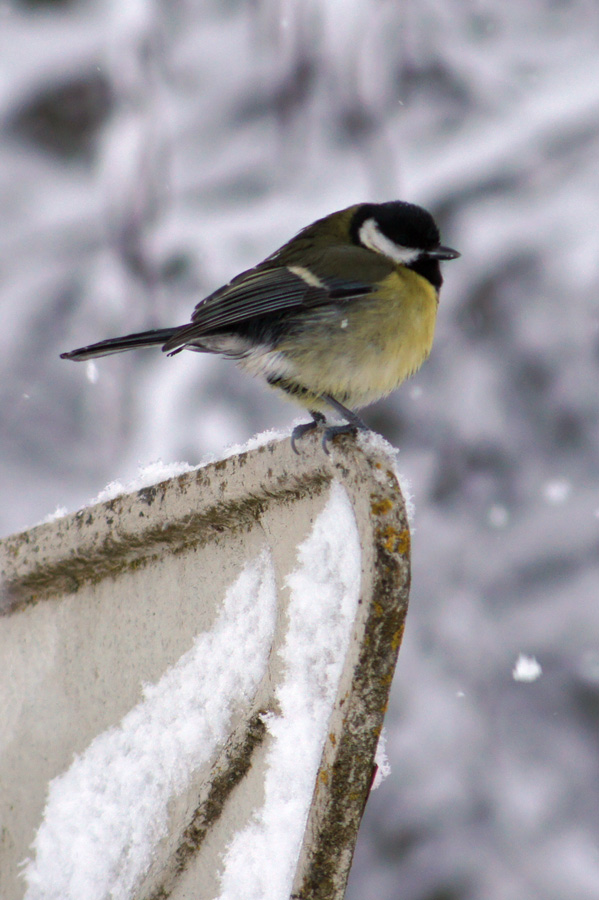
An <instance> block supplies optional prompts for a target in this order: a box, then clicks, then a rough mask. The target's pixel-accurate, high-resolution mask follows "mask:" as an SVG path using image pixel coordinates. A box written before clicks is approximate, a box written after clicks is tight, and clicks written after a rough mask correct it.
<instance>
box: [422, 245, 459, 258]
mask: <svg viewBox="0 0 599 900" xmlns="http://www.w3.org/2000/svg"><path fill="white" fill-rule="evenodd" d="M424 255H425V256H427V257H428V258H429V259H457V258H458V257H459V256H461V255H462V254H461V253H458V251H457V250H452V249H451V247H436V248H435V249H434V250H427V251H426V253H425V254H424Z"/></svg>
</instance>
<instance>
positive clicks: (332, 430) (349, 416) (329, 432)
mask: <svg viewBox="0 0 599 900" xmlns="http://www.w3.org/2000/svg"><path fill="white" fill-rule="evenodd" d="M322 399H323V400H326V402H327V403H328V404H329V406H332V407H333V409H334V410H335V411H336V412H338V413H339V415H340V416H343V418H344V419H345V420H346V422H345V425H329V427H328V428H325V431H324V434H323V436H322V449H323V450H324V452H325V453H327V454H328V452H329V451H328V448H327V444H328V442H329V441H330V440H332V439H333V438H334V437H335V436H336V435H337V434H355V433H356V431H370V428H369V427H368V425H367V424H366V423H365V422H363V421H362V419H361V418H360V417H359V416H357V415H356V414H355V412H353V411H352V410H351V409H347V407H346V406H343V404H342V403H339V401H338V400H335V398H334V397H331V395H330V394H323V395H322Z"/></svg>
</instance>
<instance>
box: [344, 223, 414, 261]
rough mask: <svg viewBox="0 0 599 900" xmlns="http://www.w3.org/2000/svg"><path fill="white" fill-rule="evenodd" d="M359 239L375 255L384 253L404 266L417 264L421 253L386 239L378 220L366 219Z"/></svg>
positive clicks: (361, 227)
mask: <svg viewBox="0 0 599 900" xmlns="http://www.w3.org/2000/svg"><path fill="white" fill-rule="evenodd" d="M358 237H359V239H360V243H361V244H362V246H363V247H367V248H368V249H369V250H374V251H375V253H382V255H383V256H387V257H388V258H389V259H392V260H393V262H397V263H403V265H404V266H409V265H410V263H413V262H416V260H417V259H418V257H419V256H420V253H421V251H420V250H416V249H415V248H414V247H402V246H401V244H396V243H395V242H394V241H392V240H391V238H388V237H386V235H384V234H383V233H382V231H381V230H380V229H379V226H378V225H377V222H376V219H372V218H371V219H366V221H365V222H364V224H363V225H361V226H360V231H359V232H358Z"/></svg>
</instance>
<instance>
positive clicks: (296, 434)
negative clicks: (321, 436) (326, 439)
mask: <svg viewBox="0 0 599 900" xmlns="http://www.w3.org/2000/svg"><path fill="white" fill-rule="evenodd" d="M310 415H311V416H312V421H311V422H303V423H302V424H301V425H296V426H295V428H294V429H293V431H292V432H291V447H292V449H293V452H294V453H297V454H298V456H299V450H298V449H297V447H296V445H295V442H296V441H297V440H299V438H301V437H303V436H304V435H305V434H308V433H309V432H310V431H314V429H315V428H318V426H319V425H322V424H323V422H325V421H326V419H325V417H324V416H323V414H322V413H321V412H316V411H315V410H313V409H311V410H310Z"/></svg>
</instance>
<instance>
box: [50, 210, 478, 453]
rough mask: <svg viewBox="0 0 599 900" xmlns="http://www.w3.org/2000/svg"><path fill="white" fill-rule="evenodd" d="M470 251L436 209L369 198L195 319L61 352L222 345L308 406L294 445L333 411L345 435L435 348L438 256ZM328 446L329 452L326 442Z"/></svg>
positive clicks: (320, 225) (231, 288) (77, 356)
mask: <svg viewBox="0 0 599 900" xmlns="http://www.w3.org/2000/svg"><path fill="white" fill-rule="evenodd" d="M459 255H460V254H459V253H458V252H457V251H456V250H451V249H450V248H449V247H443V246H441V243H440V238H439V230H438V228H437V226H436V224H435V222H434V219H433V217H432V216H431V214H430V213H429V212H427V211H426V210H424V209H422V208H421V207H419V206H415V205H413V204H411V203H405V202H402V201H392V202H390V203H378V204H377V203H364V204H360V205H357V206H350V207H348V208H347V209H343V210H341V211H339V212H334V213H331V215H328V216H325V217H324V218H323V219H318V221H316V222H314V223H313V224H312V225H308V227H307V228H304V229H303V230H302V231H300V232H299V234H297V235H296V236H295V237H294V238H292V239H291V240H290V241H288V243H286V244H283V246H282V247H281V248H280V249H279V250H276V251H275V252H274V253H273V254H272V255H271V256H269V257H267V258H266V259H265V260H264V261H263V262H261V263H260V264H259V265H257V266H256V267H255V268H253V269H248V271H246V272H242V273H241V274H240V275H238V276H237V277H236V278H234V279H233V280H232V281H230V282H229V283H228V284H226V285H225V286H224V287H221V288H219V290H217V291H215V292H214V293H213V294H210V296H208V297H205V298H204V299H203V300H201V301H200V302H199V303H198V305H197V306H196V307H195V309H194V311H193V314H192V316H191V322H190V323H189V324H187V325H180V326H176V327H174V328H160V329H157V330H155V331H143V332H141V333H139V334H127V335H125V336H124V337H118V338H111V339H110V340H105V341H100V342H99V343H97V344H91V345H90V346H88V347H81V348H79V349H78V350H71V351H70V352H69V353H63V354H61V355H62V358H63V359H74V360H87V359H93V358H94V357H97V356H107V355H108V354H111V353H121V352H122V351H124V350H133V349H136V348H138V347H152V346H155V345H159V346H160V345H161V346H162V349H163V351H165V352H166V353H168V354H169V356H172V355H173V354H175V353H179V352H180V351H181V350H195V351H198V352H200V353H219V354H221V355H222V356H224V357H227V358H228V359H233V360H235V362H237V363H238V364H239V366H240V367H241V368H242V369H244V370H246V371H247V372H249V373H250V374H252V375H261V376H262V377H263V378H265V379H266V381H267V382H268V384H269V385H271V387H274V388H278V389H279V390H281V391H283V393H284V394H286V395H287V396H288V397H291V398H292V399H294V400H296V401H297V402H298V403H300V404H302V405H303V406H305V407H307V408H308V410H309V411H310V413H311V415H312V421H311V422H308V423H306V424H302V425H298V426H296V427H295V429H294V431H293V434H292V438H291V441H292V446H293V449H294V450H296V441H297V439H298V438H300V437H301V436H302V435H303V434H305V433H306V432H308V431H311V430H312V429H314V428H316V427H317V426H318V425H321V424H323V423H325V422H326V418H325V415H324V412H325V411H331V410H334V411H335V412H336V413H337V414H338V415H339V416H340V417H341V418H342V419H343V420H344V424H341V425H333V426H331V425H329V426H328V427H327V428H325V430H324V436H323V446H324V449H325V451H326V450H327V442H328V441H329V440H330V439H331V438H332V437H334V436H335V435H336V434H341V433H344V432H353V431H355V430H356V429H359V430H368V429H367V426H366V425H365V424H364V422H362V420H361V419H360V418H359V417H358V416H357V415H356V413H355V412H354V409H355V408H360V407H363V406H366V405H368V404H369V403H372V402H374V401H375V400H378V399H379V398H381V397H384V396H386V395H387V394H389V393H390V392H391V391H393V390H394V389H395V388H397V387H398V386H399V385H400V384H401V382H402V381H404V379H406V378H408V377H409V376H410V375H412V374H413V373H414V372H416V370H417V369H419V368H420V366H421V365H422V363H423V362H424V360H425V359H426V358H427V356H428V355H429V353H430V350H431V346H432V343H433V335H434V330H435V319H436V316H437V306H438V303H439V290H440V288H441V284H442V280H443V279H442V277H441V270H440V265H439V263H440V262H441V261H443V260H448V259H456V258H457V257H458V256H459ZM327 452H328V451H327Z"/></svg>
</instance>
